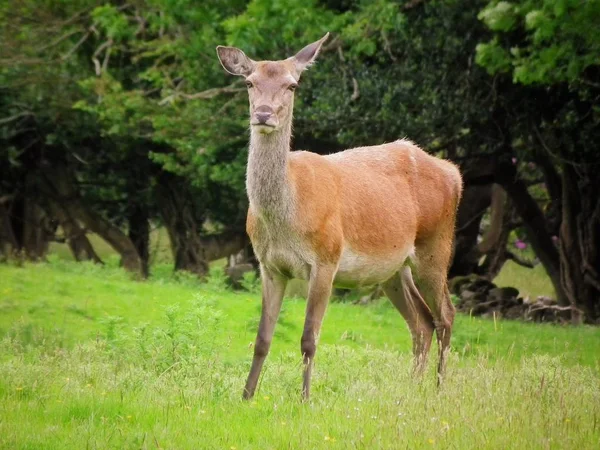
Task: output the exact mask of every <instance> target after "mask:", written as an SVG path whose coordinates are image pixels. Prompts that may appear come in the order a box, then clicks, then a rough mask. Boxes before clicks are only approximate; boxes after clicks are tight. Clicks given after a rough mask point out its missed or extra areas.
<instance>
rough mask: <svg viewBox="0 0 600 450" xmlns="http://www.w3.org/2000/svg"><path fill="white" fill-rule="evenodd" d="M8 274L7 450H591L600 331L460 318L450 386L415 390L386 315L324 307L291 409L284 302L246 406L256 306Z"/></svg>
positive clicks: (60, 272)
mask: <svg viewBox="0 0 600 450" xmlns="http://www.w3.org/2000/svg"><path fill="white" fill-rule="evenodd" d="M114 265H115V264H109V265H108V267H98V266H94V265H91V264H75V263H72V262H68V261H65V260H62V259H60V258H57V257H54V258H52V259H51V261H50V262H49V263H47V264H38V265H25V266H24V267H23V268H19V267H14V266H10V265H0V447H2V448H10V449H17V448H19V449H20V448H23V449H25V448H36V449H37V448H101V449H104V448H211V449H212V448H223V449H232V448H234V449H236V450H237V449H246V448H258V449H268V448H274V449H275V448H276V449H279V448H369V449H371V448H460V449H463V448H598V446H599V445H600V390H599V389H598V386H600V356H599V355H600V329H598V328H593V327H578V328H571V327H559V326H552V325H533V324H525V323H520V322H509V321H501V320H499V321H495V322H494V321H491V320H483V319H477V318H471V317H468V316H462V315H459V316H458V317H457V320H456V325H455V333H454V336H453V352H452V354H451V357H450V361H449V370H448V376H447V379H446V381H445V383H444V385H443V387H442V388H441V389H440V390H438V389H437V388H436V386H435V377H434V373H433V369H434V367H433V365H434V364H430V366H431V367H430V370H429V373H427V375H426V377H425V378H424V380H422V381H421V382H418V381H417V380H413V379H412V378H411V376H410V366H411V357H410V345H411V344H410V338H409V334H408V332H407V329H406V325H405V324H404V322H403V321H402V319H401V317H400V315H399V314H398V313H397V312H396V311H395V310H394V309H393V308H392V307H391V306H390V305H389V302H386V301H380V302H377V303H375V304H373V305H370V306H367V307H362V306H355V305H350V304H345V303H335V302H334V303H332V304H331V305H330V307H329V309H328V313H327V316H326V318H325V323H324V326H323V333H322V337H321V345H320V347H319V351H318V356H317V359H316V367H315V374H314V382H313V398H312V400H311V402H309V403H308V404H303V403H301V402H300V401H299V398H300V395H299V388H300V382H301V358H300V354H299V339H300V334H301V330H302V321H303V315H304V308H305V302H304V301H303V300H301V299H293V298H291V299H286V301H285V302H284V308H283V311H282V316H281V318H280V321H279V324H278V328H277V331H276V336H275V340H274V343H273V347H272V352H271V355H270V356H269V359H268V360H267V363H266V366H265V373H264V376H263V378H262V380H261V383H260V386H259V391H258V394H257V396H256V398H255V400H254V401H252V402H242V401H241V400H240V396H241V389H242V387H243V383H244V381H245V376H246V375H247V371H248V369H249V365H250V361H251V354H252V348H251V343H252V342H253V340H254V336H255V332H256V328H257V325H258V318H259V311H260V299H259V295H258V294H252V293H248V292H241V293H238V292H231V291H228V290H226V289H224V287H223V283H222V279H220V277H218V276H213V277H212V278H211V279H210V280H209V282H208V283H205V284H201V283H199V282H198V281H196V280H195V279H193V278H192V277H187V276H185V275H177V276H173V275H172V274H171V273H170V271H169V270H168V267H158V268H156V269H155V271H154V275H153V277H152V278H151V279H150V280H149V281H147V282H144V283H136V282H132V281H130V280H129V279H128V277H127V275H126V274H125V273H124V272H123V271H121V270H120V269H118V268H116V267H114Z"/></svg>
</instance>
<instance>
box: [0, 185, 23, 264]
mask: <svg viewBox="0 0 600 450" xmlns="http://www.w3.org/2000/svg"><path fill="white" fill-rule="evenodd" d="M10 200H11V199H10V198H9V197H8V196H6V197H3V198H2V199H0V257H2V259H5V260H6V259H8V258H10V257H12V256H14V254H15V253H16V252H17V250H18V248H19V243H18V242H17V238H16V236H15V232H14V230H13V224H12V221H11V220H10V213H9V211H10V206H7V205H10V203H9V202H10Z"/></svg>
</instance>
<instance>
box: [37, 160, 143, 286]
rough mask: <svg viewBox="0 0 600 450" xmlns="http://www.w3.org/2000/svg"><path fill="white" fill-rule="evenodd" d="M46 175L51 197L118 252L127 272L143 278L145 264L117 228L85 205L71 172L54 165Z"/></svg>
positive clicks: (128, 240)
mask: <svg viewBox="0 0 600 450" xmlns="http://www.w3.org/2000/svg"><path fill="white" fill-rule="evenodd" d="M44 175H45V178H46V181H47V184H48V188H49V192H48V194H49V195H50V196H51V198H52V199H53V200H54V201H57V202H60V204H61V205H63V207H64V208H65V210H66V211H67V212H68V214H69V216H71V217H73V218H74V219H76V220H79V221H81V222H82V223H83V224H84V225H85V227H86V228H88V229H89V230H91V231H93V232H94V233H96V234H98V235H99V236H100V237H101V238H102V239H104V240H105V241H106V242H107V243H108V244H109V245H110V246H111V247H112V248H113V249H114V250H115V251H116V252H117V253H119V255H121V261H122V263H123V267H124V268H125V269H126V270H128V271H130V272H132V273H134V274H136V275H138V276H140V277H143V271H142V261H141V258H140V256H139V254H138V252H137V249H136V248H135V246H134V245H133V242H131V239H129V237H127V235H126V234H125V233H123V232H122V231H121V230H120V229H119V228H118V227H117V226H115V225H113V224H112V223H110V222H109V221H108V220H106V219H104V218H103V217H102V216H100V215H99V214H97V213H96V212H94V211H92V210H89V209H88V208H86V207H85V206H84V204H83V202H82V200H81V198H80V197H79V192H78V191H77V188H76V187H75V186H74V183H73V181H72V179H71V176H70V174H69V172H68V170H67V169H66V168H65V167H60V166H55V167H53V168H51V169H48V170H46V171H45V173H44Z"/></svg>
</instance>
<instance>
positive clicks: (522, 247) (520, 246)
mask: <svg viewBox="0 0 600 450" xmlns="http://www.w3.org/2000/svg"><path fill="white" fill-rule="evenodd" d="M515 247H517V248H518V249H519V250H525V249H526V248H527V244H526V243H525V242H523V241H522V240H520V239H517V240H516V241H515Z"/></svg>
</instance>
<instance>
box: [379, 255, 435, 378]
mask: <svg viewBox="0 0 600 450" xmlns="http://www.w3.org/2000/svg"><path fill="white" fill-rule="evenodd" d="M383 289H384V291H385V294H386V295H387V296H388V298H389V299H390V301H391V302H392V304H393V305H394V306H395V307H396V309H397V310H398V311H399V312H400V314H402V317H404V320H405V321H406V323H407V324H408V328H409V330H410V333H411V335H412V342H413V356H414V367H413V373H414V374H415V375H421V374H422V373H423V371H424V370H425V367H426V364H427V355H428V353H429V348H430V347H431V338H432V337H433V329H434V326H433V317H432V316H431V311H429V308H428V307H427V305H426V304H425V301H424V300H423V298H422V297H421V294H420V293H419V291H418V290H417V287H416V286H415V283H414V281H413V278H412V272H411V269H410V267H408V266H406V267H403V268H402V269H401V270H400V272H398V273H397V274H396V275H394V276H393V277H392V278H391V279H390V280H388V281H387V282H386V283H385V284H384V285H383Z"/></svg>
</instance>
